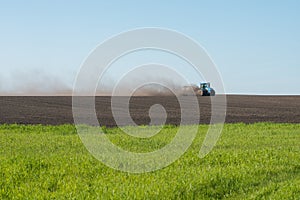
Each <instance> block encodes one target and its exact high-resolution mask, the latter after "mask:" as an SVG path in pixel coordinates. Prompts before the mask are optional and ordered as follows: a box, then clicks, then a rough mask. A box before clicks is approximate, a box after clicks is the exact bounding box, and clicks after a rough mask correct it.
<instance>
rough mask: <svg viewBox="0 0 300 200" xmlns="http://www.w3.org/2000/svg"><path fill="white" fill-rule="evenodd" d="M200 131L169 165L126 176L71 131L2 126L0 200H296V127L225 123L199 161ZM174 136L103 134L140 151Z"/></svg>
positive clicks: (299, 135) (170, 129)
mask: <svg viewBox="0 0 300 200" xmlns="http://www.w3.org/2000/svg"><path fill="white" fill-rule="evenodd" d="M191 126H192V125H191ZM193 126H195V125H193ZM197 126H198V125H197ZM207 129H208V125H199V133H198V135H197V138H196V139H195V140H194V142H193V144H192V146H191V147H190V148H189V149H188V151H187V152H186V153H185V154H184V155H183V156H182V157H181V158H180V159H178V160H177V161H175V162H174V163H173V164H171V165H170V166H168V167H165V168H163V169H161V170H158V171H154V172H150V173H144V174H129V173H125V172H120V171H116V170H114V169H111V168H108V167H107V166H105V165H104V164H102V163H101V162H99V161H98V160H97V159H95V158H94V157H93V156H92V155H91V154H89V152H88V151H87V150H86V149H85V147H84V146H83V144H82V142H81V140H80V138H79V136H78V135H77V133H76V129H75V127H74V126H73V125H56V126H51V125H16V124H10V125H7V124H3V125H0V169H1V175H0V176H1V177H0V198H1V199H24V198H25V199H49V198H53V199H54V198H57V199H66V198H67V199H86V198H90V199H134V198H135V199H193V198H197V199H208V198H209V199H222V198H228V199H265V198H266V199H269V198H271V199H299V197H300V146H299V141H300V124H286V123H254V124H244V123H234V124H225V126H224V129H223V133H222V136H221V138H220V139H219V141H218V143H217V145H216V146H215V148H214V149H213V151H212V152H211V153H210V154H209V155H208V156H206V157H205V158H202V159H201V158H199V157H198V153H199V150H200V147H201V144H202V141H203V139H204V136H205V133H206V131H207ZM176 130H177V127H176V126H172V125H167V126H165V127H164V128H163V129H162V131H161V132H160V133H158V134H157V135H155V136H153V137H151V138H148V139H141V138H133V137H129V136H128V135H125V134H124V133H122V132H121V130H120V129H119V128H106V129H105V132H106V134H107V136H108V137H109V138H110V140H111V141H112V142H113V143H115V144H116V145H118V146H120V147H122V148H124V149H126V150H128V151H136V152H147V151H153V150H155V149H159V148H161V147H162V146H164V145H166V144H167V143H169V142H170V141H171V139H172V138H173V137H174V135H175V133H176Z"/></svg>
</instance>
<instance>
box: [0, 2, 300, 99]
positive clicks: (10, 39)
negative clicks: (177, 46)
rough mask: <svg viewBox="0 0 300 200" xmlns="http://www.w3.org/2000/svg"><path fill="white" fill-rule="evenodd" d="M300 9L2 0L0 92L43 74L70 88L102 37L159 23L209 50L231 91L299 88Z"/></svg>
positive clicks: (289, 5)
mask: <svg viewBox="0 0 300 200" xmlns="http://www.w3.org/2000/svg"><path fill="white" fill-rule="evenodd" d="M299 10H300V1H297V0H295V1H276V0H268V1H267V0H266V1H261V0H256V1H250V0H249V1H242V0H241V1H239V0H235V1H221V0H220V1H196V0H195V1H179V0H178V1H176V0H172V1H161V0H157V1H121V0H120V1H75V0H72V1H59V0H54V1H53V0H52V1H40V0H37V1H31V0H28V1H14V0H12V1H1V3H0V25H1V31H0V44H1V45H0V69H1V74H0V91H6V92H9V91H14V90H16V88H17V87H19V88H20V87H21V88H22V87H23V88H24V85H26V84H30V81H31V80H32V79H41V81H43V80H46V78H44V75H43V74H47V76H48V75H49V77H55V78H49V77H48V79H51V81H52V82H59V81H61V82H64V83H65V84H66V85H70V86H71V85H72V84H73V80H74V77H75V75H76V72H77V70H78V69H79V66H80V64H81V63H82V61H83V60H84V59H85V58H86V56H87V55H88V54H89V52H90V51H91V50H92V49H93V48H95V47H96V46H97V45H98V44H99V43H100V42H102V41H104V40H105V39H106V38H108V37H110V36H112V35H115V34H117V33H119V32H122V31H125V30H130V29H133V28H138V27H163V28H169V29H174V30H177V31H179V32H182V33H184V34H186V35H188V36H190V37H192V38H194V39H195V40H196V41H197V42H199V43H200V44H201V45H202V46H203V47H204V48H205V49H206V50H207V51H208V53H209V54H210V56H211V57H212V58H213V60H214V61H215V63H216V64H217V66H218V68H219V70H220V72H221V74H222V76H223V80H224V84H225V90H226V91H227V92H228V93H245V94H247V93H249V94H300V86H299V85H300V78H299V75H300V12H299ZM36 87H39V86H36ZM40 87H42V86H40ZM44 87H45V86H44Z"/></svg>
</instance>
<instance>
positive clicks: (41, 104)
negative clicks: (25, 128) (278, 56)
mask: <svg viewBox="0 0 300 200" xmlns="http://www.w3.org/2000/svg"><path fill="white" fill-rule="evenodd" d="M125 100H126V98H125V97H117V102H119V104H118V103H117V105H116V106H115V108H116V109H117V110H118V109H121V110H122V109H123V108H121V104H124V102H125ZM95 102H96V103H95V107H96V112H97V117H98V120H99V122H100V124H101V125H105V126H108V127H111V126H116V122H115V120H114V118H113V116H112V110H111V97H96V101H95ZM198 102H199V108H200V113H201V115H200V116H201V117H200V122H199V123H201V124H207V123H210V119H211V104H210V102H211V101H210V97H198ZM154 104H160V105H162V106H163V107H164V108H165V110H166V113H167V119H166V123H167V124H174V125H178V124H180V122H181V110H180V105H179V102H178V100H177V99H176V97H172V96H160V97H131V99H130V101H129V113H130V115H131V117H132V120H133V121H134V122H135V123H137V124H140V125H141V124H144V125H146V124H149V123H150V122H151V119H150V117H149V109H150V107H151V106H152V105H154ZM119 105H120V108H118V106H119ZM191 115H194V112H191ZM153 116H154V118H155V117H156V118H160V117H162V116H159V114H158V115H155V114H154V115H153ZM122 117H123V116H122V115H119V116H118V118H119V119H120V118H122ZM124 117H125V116H124ZM191 117H192V116H191ZM162 118H163V117H162ZM125 121H126V120H125ZM154 121H155V120H154ZM158 121H159V120H158ZM226 122H227V123H237V122H244V123H254V122H281V123H285V122H286V123H300V96H253V95H227V116H226ZM12 123H17V124H46V125H48V124H49V125H58V124H70V123H74V119H73V115H72V97H59V96H51V97H42V96H40V97H15V96H1V97H0V124H12ZM191 123H192V122H191ZM123 125H126V124H123Z"/></svg>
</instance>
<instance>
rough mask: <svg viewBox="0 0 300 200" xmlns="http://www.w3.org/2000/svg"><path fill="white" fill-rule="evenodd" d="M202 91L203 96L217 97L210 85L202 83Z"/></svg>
mask: <svg viewBox="0 0 300 200" xmlns="http://www.w3.org/2000/svg"><path fill="white" fill-rule="evenodd" d="M200 91H201V95H202V96H215V95H216V92H215V90H214V89H213V88H211V87H210V83H200Z"/></svg>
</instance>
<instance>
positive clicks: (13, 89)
mask: <svg viewBox="0 0 300 200" xmlns="http://www.w3.org/2000/svg"><path fill="white" fill-rule="evenodd" d="M67 76H68V77H71V76H70V75H66V74H62V75H60V76H57V75H53V74H49V73H46V72H45V71H41V70H29V71H18V72H14V73H11V74H6V75H5V77H4V76H3V75H1V76H0V96H71V95H72V90H73V81H70V78H69V79H68V80H67V79H66V78H63V77H67ZM113 76H114V75H113V74H107V75H106V78H105V79H104V81H102V82H101V81H100V83H99V87H97V90H96V96H111V95H112V94H113V88H114V85H115V84H116V83H117V82H118V81H117V79H118V78H113ZM73 80H75V77H74V78H73ZM144 81H146V82H147V81H152V82H159V83H162V85H160V84H146V85H144V86H143V87H140V88H137V89H136V90H134V88H135V87H136V85H137V84H138V83H142V82H144ZM183 85H184V84H183V82H181V81H180V80H179V78H176V77H175V76H168V75H167V74H164V73H161V74H160V75H158V74H157V73H147V72H144V71H139V72H138V73H135V74H134V75H133V76H128V77H127V78H126V79H125V80H123V81H122V82H120V84H119V87H118V90H117V92H116V93H114V96H128V95H133V96H170V95H174V93H173V92H171V90H173V91H177V92H181V91H182V88H183ZM133 90H134V91H133ZM82 96H85V92H84V91H83V92H82Z"/></svg>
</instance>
